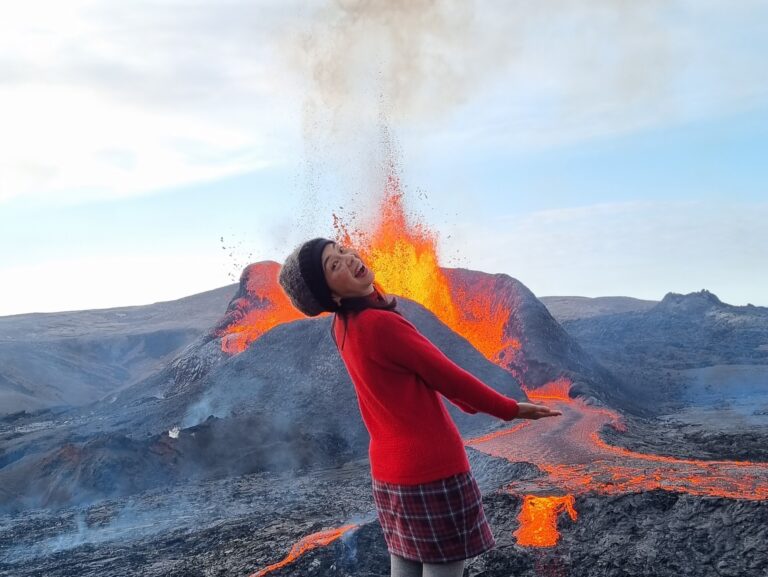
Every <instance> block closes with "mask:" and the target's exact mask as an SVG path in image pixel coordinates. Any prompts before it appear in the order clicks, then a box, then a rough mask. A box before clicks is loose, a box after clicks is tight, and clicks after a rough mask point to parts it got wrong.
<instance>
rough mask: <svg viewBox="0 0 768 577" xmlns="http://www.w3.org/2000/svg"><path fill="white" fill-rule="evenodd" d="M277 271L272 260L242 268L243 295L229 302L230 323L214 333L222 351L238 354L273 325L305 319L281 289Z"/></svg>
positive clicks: (228, 316)
mask: <svg viewBox="0 0 768 577" xmlns="http://www.w3.org/2000/svg"><path fill="white" fill-rule="evenodd" d="M279 272H280V265H279V264H278V263H276V262H271V261H266V262H260V263H255V264H251V265H249V266H247V267H246V268H245V270H244V271H243V274H242V275H241V278H240V285H241V291H240V292H241V293H244V294H241V296H240V297H239V298H236V299H235V300H233V301H232V302H231V303H230V304H229V307H228V309H227V313H226V317H225V318H226V319H228V320H229V321H230V322H226V323H225V324H224V326H223V327H221V328H220V329H219V331H217V333H216V336H218V337H221V350H222V351H223V352H225V353H229V354H231V355H234V354H237V353H240V352H242V351H244V350H245V349H247V348H248V345H250V344H251V343H252V342H253V341H255V340H256V339H258V338H259V337H260V336H261V335H262V334H264V333H265V332H267V331H268V330H269V329H271V328H272V327H275V326H277V325H279V324H281V323H287V322H290V321H294V320H296V319H300V318H305V317H304V315H303V314H302V313H301V312H299V311H298V310H297V309H296V308H294V306H293V305H292V304H291V301H290V300H289V299H288V297H287V296H286V294H285V293H284V292H283V290H282V289H281V288H280V285H279V284H278V282H277V275H278V273H279Z"/></svg>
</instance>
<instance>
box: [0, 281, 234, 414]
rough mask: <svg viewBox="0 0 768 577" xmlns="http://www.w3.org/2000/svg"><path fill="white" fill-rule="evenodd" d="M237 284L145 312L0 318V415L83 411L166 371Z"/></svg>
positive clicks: (223, 305)
mask: <svg viewBox="0 0 768 577" xmlns="http://www.w3.org/2000/svg"><path fill="white" fill-rule="evenodd" d="M236 287H237V285H229V286H225V287H221V288H218V289H215V290H211V291H207V292H204V293H200V294H197V295H192V296H189V297H185V298H182V299H178V300H174V301H168V302H160V303H154V304H151V305H144V306H132V307H117V308H109V309H96V310H85V311H70V312H60V313H31V314H21V315H11V316H4V317H0V415H2V414H8V413H13V412H17V411H21V410H36V409H43V408H49V407H54V406H77V405H83V404H87V403H89V402H92V401H95V400H97V399H99V398H101V397H102V396H104V395H106V394H108V393H110V392H114V391H116V390H120V389H122V388H124V387H128V386H130V385H132V384H134V383H136V382H138V381H141V380H142V379H145V378H146V377H148V376H149V375H150V374H152V373H153V372H155V371H157V370H159V369H160V368H162V367H163V366H165V365H166V364H167V363H168V362H169V361H170V360H171V359H172V358H173V357H174V356H175V355H176V354H178V353H179V352H180V351H181V350H182V349H184V347H186V346H187V345H188V344H189V343H191V342H192V341H193V340H194V339H195V337H197V336H198V335H199V334H200V333H201V332H203V331H205V330H206V329H208V328H210V327H211V325H213V324H215V323H216V321H218V320H219V318H220V317H221V311H222V310H224V309H225V308H226V306H227V303H228V302H229V300H230V299H231V297H232V294H233V293H234V292H235V290H236Z"/></svg>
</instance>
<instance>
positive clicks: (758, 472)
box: [216, 170, 768, 577]
mask: <svg viewBox="0 0 768 577" xmlns="http://www.w3.org/2000/svg"><path fill="white" fill-rule="evenodd" d="M378 212H379V218H378V219H377V221H376V222H375V223H373V225H371V226H370V227H368V230H370V233H363V232H350V231H349V230H348V229H347V227H346V226H345V225H343V224H341V223H340V221H339V218H338V217H337V216H336V215H334V228H335V229H336V231H337V236H336V239H335V240H336V241H337V242H339V243H340V244H344V245H346V246H352V247H354V248H356V249H357V250H358V251H359V253H360V255H361V257H362V259H363V261H364V262H365V264H366V265H367V266H368V267H369V268H371V269H372V270H374V271H375V275H376V283H377V284H378V285H379V286H380V287H386V291H385V292H387V293H391V294H396V295H401V296H403V297H406V298H409V299H411V300H414V301H416V302H418V303H420V304H422V305H423V306H424V307H426V308H428V309H429V310H431V311H432V312H433V313H434V314H435V315H436V316H437V317H438V318H440V320H441V321H443V322H444V323H445V324H446V325H447V326H449V327H450V328H451V329H452V330H453V331H454V332H456V333H458V334H460V335H462V336H463V337H465V338H466V339H467V340H468V341H469V342H471V343H472V344H473V345H474V346H475V348H476V349H477V350H479V351H480V352H481V353H483V354H484V355H485V357H486V358H488V359H489V360H490V361H492V362H494V363H496V364H497V365H499V366H501V367H502V368H504V369H505V370H508V371H510V372H512V373H513V374H515V376H518V377H519V373H520V371H519V369H520V367H522V366H524V365H525V359H524V358H523V351H522V346H521V342H520V339H521V338H522V337H523V336H524V335H516V334H514V330H515V329H513V328H510V326H509V324H510V323H509V320H510V318H511V314H512V313H513V312H514V311H513V310H512V308H511V307H512V305H511V304H510V303H509V302H507V301H504V300H502V298H500V297H499V296H498V295H497V294H496V291H495V290H494V287H493V285H492V277H491V275H488V279H485V280H484V279H481V280H479V281H478V282H477V283H476V284H475V285H473V286H472V287H471V290H469V289H468V288H467V287H463V286H460V283H459V282H452V281H451V280H450V278H449V275H447V274H446V272H445V271H444V270H443V269H441V268H440V267H439V265H438V258H437V247H436V238H435V235H434V234H432V233H431V232H430V231H429V230H427V229H426V228H425V227H423V226H421V225H418V224H417V225H411V224H410V223H409V222H408V221H407V219H406V216H405V211H404V208H403V193H402V191H401V190H400V181H399V178H398V177H397V176H396V174H395V172H394V170H393V171H392V173H391V175H390V177H389V178H388V181H387V185H386V189H385V194H384V196H383V200H382V202H381V206H380V210H379V211H378ZM279 268H280V266H279V265H278V264H277V263H272V262H264V263H256V264H253V265H250V266H249V267H248V268H246V270H245V271H244V272H243V276H242V278H241V281H240V282H241V286H240V292H239V293H238V297H237V298H236V299H235V300H233V301H232V303H231V304H230V306H229V309H228V312H227V315H226V317H225V319H224V321H223V322H222V323H221V324H220V325H219V328H218V329H217V331H216V336H219V337H221V338H222V341H221V342H222V349H223V350H224V351H226V352H229V353H232V354H234V353H237V352H240V351H243V350H245V348H247V347H248V345H249V344H250V343H251V342H252V341H254V340H255V339H257V338H258V337H259V336H260V335H261V334H263V333H264V332H266V331H267V330H269V329H270V328H272V327H274V326H276V325H278V324H280V323H284V322H289V321H292V320H295V319H298V318H302V315H301V313H299V312H298V311H296V310H295V309H294V308H293V307H292V306H291V304H290V301H289V300H288V299H287V297H286V296H285V295H284V293H283V292H282V290H281V289H280V287H279V285H278V283H277V274H278V272H279ZM489 279H490V280H489ZM326 314H327V313H326ZM511 333H512V334H511ZM516 373H517V374H516ZM570 386H571V382H570V381H569V380H568V379H567V378H565V377H562V378H559V379H556V380H554V381H552V382H550V383H547V384H545V385H543V386H541V387H538V388H536V389H529V388H526V387H523V388H524V389H525V392H526V394H527V396H528V397H529V399H531V400H532V401H534V402H542V403H545V404H547V405H549V406H551V407H552V408H555V409H557V410H559V411H561V413H562V416H559V417H557V418H549V419H542V420H540V421H523V422H520V423H515V424H514V425H513V426H512V427H510V428H509V429H506V430H504V431H497V432H494V433H491V434H488V435H484V436H482V437H476V438H474V439H469V440H466V444H467V445H471V446H473V447H474V448H475V449H477V450H480V451H483V452H485V453H487V454H489V455H493V456H496V457H502V458H505V459H508V460H509V461H512V462H529V463H532V464H534V465H536V466H537V467H538V468H539V469H540V470H542V471H544V472H545V473H547V475H545V476H543V477H540V478H536V479H532V480H527V481H518V482H515V483H512V484H511V485H509V486H507V487H506V488H505V489H504V490H506V491H508V492H510V493H514V494H517V495H522V496H523V506H522V510H521V512H520V516H519V519H520V523H521V526H520V528H519V530H517V531H516V532H515V535H516V537H517V538H518V543H519V544H521V545H526V546H535V547H549V546H553V545H555V544H556V543H557V542H558V539H559V534H558V531H557V518H558V515H559V514H561V513H563V512H565V513H567V514H568V515H569V516H570V518H571V519H572V520H574V521H575V520H576V518H577V513H576V509H575V497H574V495H579V494H584V493H587V492H598V493H607V494H614V493H624V492H635V491H650V490H654V489H663V490H667V491H677V492H684V493H690V494H693V495H706V496H719V497H726V498H731V499H758V500H762V499H768V464H764V463H752V462H738V461H703V460H695V459H676V458H673V457H665V456H660V455H651V454H643V453H637V452H633V451H629V450H626V449H623V448H621V447H615V446H612V445H608V444H607V443H605V442H604V441H603V440H602V439H601V438H600V434H599V433H600V430H601V429H602V428H603V427H604V426H612V427H614V428H615V429H617V430H625V426H624V425H623V423H622V421H621V418H620V415H619V414H618V413H616V412H614V411H611V410H609V409H606V408H599V407H595V406H591V405H588V404H586V403H585V402H584V401H582V400H581V399H572V398H570V396H569V389H570ZM563 493H566V494H565V495H564V494H563ZM352 527H354V525H345V526H343V527H341V528H339V529H334V530H330V531H323V532H320V533H315V534H313V535H310V536H309V537H305V538H304V539H302V540H301V541H299V543H297V544H296V545H295V546H294V547H293V548H292V549H291V552H290V553H289V555H288V556H287V557H286V558H285V559H284V560H283V561H281V562H280V563H277V564H275V565H270V566H269V567H267V568H266V569H263V570H262V571H260V572H258V573H255V574H253V576H251V577H256V576H261V575H263V574H265V573H266V572H268V571H271V570H273V569H276V568H278V567H282V566H284V565H286V564H287V563H290V562H291V561H292V560H293V559H295V558H296V557H297V556H299V555H301V554H302V553H303V552H304V551H306V550H308V549H311V548H313V547H317V546H320V545H326V544H328V543H330V542H332V541H333V540H334V539H336V538H338V537H339V536H340V535H341V534H342V533H343V532H344V531H347V530H349V529H351V528H352Z"/></svg>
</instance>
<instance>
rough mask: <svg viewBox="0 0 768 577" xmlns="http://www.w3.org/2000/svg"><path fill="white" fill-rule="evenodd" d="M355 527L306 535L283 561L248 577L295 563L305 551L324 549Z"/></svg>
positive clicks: (259, 576) (258, 575)
mask: <svg viewBox="0 0 768 577" xmlns="http://www.w3.org/2000/svg"><path fill="white" fill-rule="evenodd" d="M355 527H357V525H354V524H353V525H342V526H341V527H338V528H336V529H328V530H326V531H319V532H317V533H312V534H311V535H307V536H306V537H303V538H302V539H300V540H299V541H298V542H297V543H296V544H295V545H294V546H293V547H291V550H290V551H289V552H288V555H287V556H286V557H285V559H283V560H282V561H279V562H278V563H273V564H272V565H269V566H268V567H265V568H264V569H261V570H259V571H256V573H252V574H251V575H250V577H261V576H262V575H266V574H267V573H269V572H270V571H274V570H275V569H279V568H280V567H285V566H286V565H288V563H292V562H293V561H295V560H296V559H297V558H298V557H299V556H300V555H303V554H304V553H306V552H307V551H309V550H311V549H314V548H316V547H325V546H326V545H328V544H330V543H332V542H333V541H335V540H336V539H338V538H339V537H341V536H342V535H343V534H344V533H346V532H347V531H349V530H350V529H354V528H355Z"/></svg>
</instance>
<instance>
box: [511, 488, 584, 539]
mask: <svg viewBox="0 0 768 577" xmlns="http://www.w3.org/2000/svg"><path fill="white" fill-rule="evenodd" d="M563 511H565V512H567V513H568V515H569V516H570V517H571V519H572V520H574V521H575V520H576V518H577V516H578V515H577V514H576V509H575V508H574V498H573V495H565V496H563V497H537V496H535V495H526V496H525V498H524V499H523V506H522V508H521V509H520V514H519V515H518V517H517V518H518V520H519V521H520V528H519V529H518V530H517V531H515V533H514V535H515V537H517V542H518V543H519V544H520V545H527V546H530V547H552V546H554V545H556V544H557V541H558V540H559V539H560V533H559V532H558V530H557V516H558V515H559V514H560V513H561V512H563Z"/></svg>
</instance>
